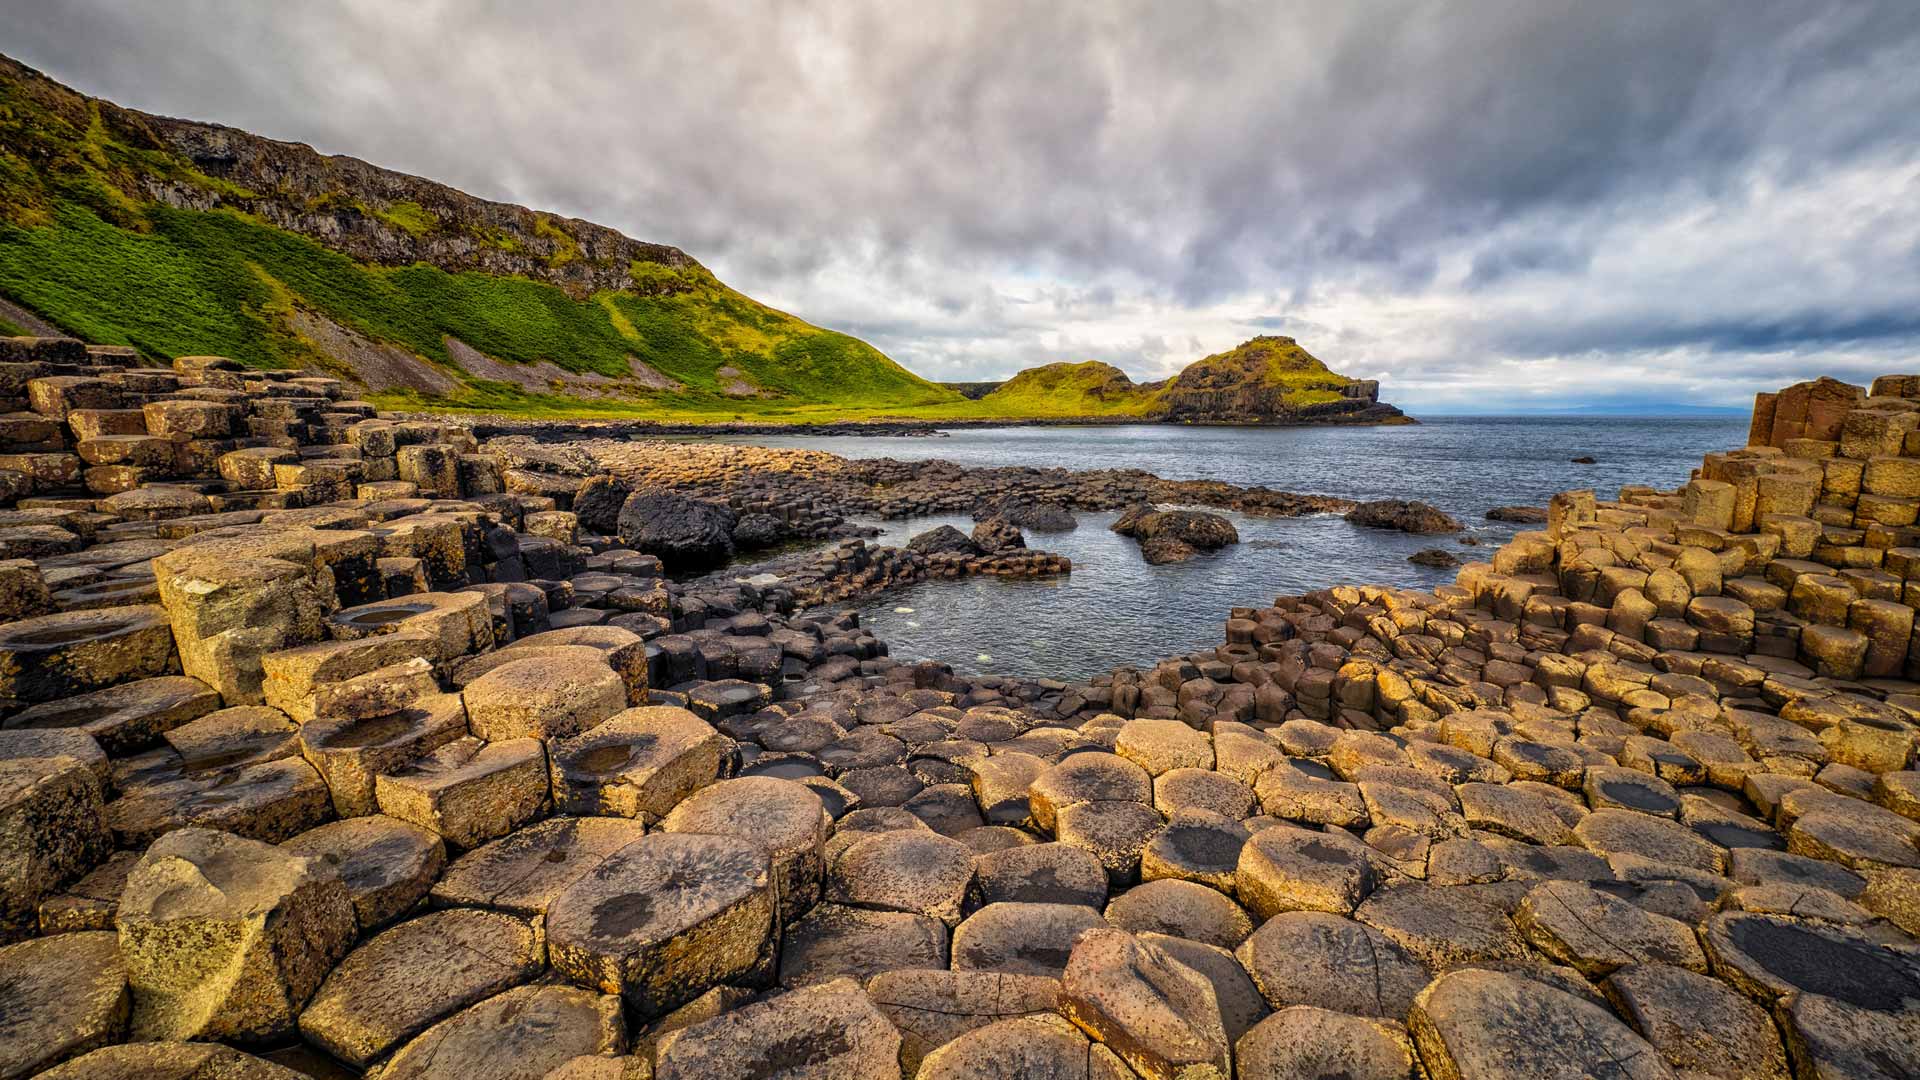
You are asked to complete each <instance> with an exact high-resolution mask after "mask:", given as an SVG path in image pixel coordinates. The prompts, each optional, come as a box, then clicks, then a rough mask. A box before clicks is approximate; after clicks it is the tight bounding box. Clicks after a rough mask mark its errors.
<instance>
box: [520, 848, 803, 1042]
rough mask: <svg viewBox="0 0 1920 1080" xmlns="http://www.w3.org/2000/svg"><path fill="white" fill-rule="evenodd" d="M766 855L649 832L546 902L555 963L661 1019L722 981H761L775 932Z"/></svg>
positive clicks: (639, 1011) (579, 979)
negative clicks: (673, 1009) (551, 900)
mask: <svg viewBox="0 0 1920 1080" xmlns="http://www.w3.org/2000/svg"><path fill="white" fill-rule="evenodd" d="M774 907H775V897H774V887H773V879H772V876H771V874H770V871H769V867H768V862H767V855H766V852H764V851H763V850H761V849H760V848H758V847H756V846H755V845H753V844H750V843H747V842H745V841H741V840H736V839H733V838H730V837H724V836H708V835H684V834H675V833H655V834H653V835H650V836H644V837H641V838H640V839H639V840H636V841H634V842H633V843H631V844H628V845H627V846H626V847H624V848H621V849H620V850H619V851H617V852H615V853H614V854H613V855H611V856H609V857H608V858H607V859H606V860H605V861H603V862H601V863H600V864H599V865H598V866H596V867H595V868H594V869H593V870H592V871H590V872H589V873H587V874H586V875H585V876H584V877H582V878H580V879H579V880H577V881H575V882H574V883H573V884H572V885H570V886H568V887H567V889H566V890H565V891H564V892H562V893H561V894H560V895H559V897H558V898H556V899H555V900H554V902H553V905H552V906H551V907H550V908H548V909H547V949H548V954H549V956H550V958H551V960H552V963H553V966H554V969H555V970H556V971H558V972H560V973H561V974H562V975H565V976H566V977H567V978H568V979H570V980H571V981H573V982H574V983H576V984H579V985H581V986H588V987H594V988H597V989H600V990H602V991H605V992H606V993H618V994H620V995H621V996H622V997H624V998H625V999H626V1002H627V1005H628V1007H629V1008H631V1009H633V1010H634V1012H635V1013H637V1014H638V1015H640V1016H643V1017H649V1018H651V1017H655V1016H659V1015H661V1014H663V1013H665V1012H667V1011H668V1010H670V1009H672V1008H674V1007H676V1006H678V1005H681V1004H684V1003H685V1002H688V1001H691V1000H693V999H694V998H696V997H698V996H700V995H701V994H702V993H705V992H706V991H707V990H708V989H709V988H711V987H713V986H716V985H719V984H721V983H729V982H731V983H748V984H752V983H756V982H760V981H764V979H765V977H766V975H767V974H768V966H769V964H770V960H771V946H772V941H773V932H774V922H773V920H774V917H775V913H774Z"/></svg>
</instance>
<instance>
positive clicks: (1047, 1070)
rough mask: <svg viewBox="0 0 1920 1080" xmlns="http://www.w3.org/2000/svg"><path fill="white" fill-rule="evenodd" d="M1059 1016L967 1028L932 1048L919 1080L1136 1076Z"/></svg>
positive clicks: (1087, 1079) (1076, 1079) (1096, 1079)
mask: <svg viewBox="0 0 1920 1080" xmlns="http://www.w3.org/2000/svg"><path fill="white" fill-rule="evenodd" d="M1138 1075H1139V1074H1138V1073H1135V1072H1134V1071H1133V1070H1132V1069H1130V1068H1128V1067H1127V1065H1126V1063H1125V1062H1123V1061H1121V1060H1120V1058H1119V1057H1118V1056H1117V1055H1115V1054H1114V1053H1113V1051H1111V1050H1108V1049H1107V1048H1106V1047H1104V1046H1101V1045H1100V1044H1099V1043H1090V1042H1088V1041H1087V1037H1086V1036H1085V1035H1082V1034H1081V1033H1080V1032H1079V1030H1078V1029H1077V1028H1075V1027H1074V1026H1073V1025H1072V1024H1070V1023H1068V1022H1067V1021H1065V1020H1064V1019H1061V1018H1060V1017H1058V1016H1031V1017H1021V1018H1016V1019H1010V1020H1001V1021H999V1022H998V1023H993V1024H988V1025H987V1026H985V1027H982V1028H977V1029H975V1030H973V1031H969V1032H967V1033H966V1034H964V1035H962V1036H960V1037H959V1038H957V1039H955V1040H953V1041H952V1042H950V1043H948V1044H947V1045H945V1046H943V1047H941V1048H940V1049H938V1050H935V1051H934V1052H933V1053H931V1054H928V1055H927V1057H926V1060H925V1061H923V1062H922V1063H921V1065H920V1072H919V1073H918V1074H917V1076H916V1078H915V1080H1033V1078H1038V1077H1046V1078H1048V1080H1055V1078H1058V1080H1130V1078H1132V1077H1136V1076H1138Z"/></svg>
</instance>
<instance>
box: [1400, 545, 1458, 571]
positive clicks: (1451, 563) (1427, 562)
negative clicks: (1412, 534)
mask: <svg viewBox="0 0 1920 1080" xmlns="http://www.w3.org/2000/svg"><path fill="white" fill-rule="evenodd" d="M1407 561H1408V562H1410V563H1412V564H1413V565H1415V566H1430V567H1433V568H1435V569H1438V570H1451V569H1453V568H1454V567H1456V566H1459V565H1460V559H1459V557H1458V556H1456V555H1454V553H1453V552H1451V551H1448V550H1447V549H1446V548H1424V549H1422V550H1420V551H1416V552H1414V553H1413V554H1411V555H1409V556H1407Z"/></svg>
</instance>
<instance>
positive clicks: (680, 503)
mask: <svg viewBox="0 0 1920 1080" xmlns="http://www.w3.org/2000/svg"><path fill="white" fill-rule="evenodd" d="M619 524H620V542H621V543H623V544H625V545H626V546H628V547H630V548H632V549H634V550H635V551H640V552H644V553H646V554H648V555H655V556H658V557H659V559H660V561H661V562H662V563H665V564H666V565H667V566H668V567H669V568H673V569H701V568H704V567H710V566H717V565H719V564H720V563H722V562H725V561H726V559H727V557H728V556H729V555H732V554H733V527H734V525H735V524H736V519H735V518H734V514H733V511H732V510H729V509H728V508H726V507H725V506H721V505H719V504H717V503H710V502H703V501H701V500H699V499H690V498H688V497H687V496H685V495H675V494H672V493H670V492H651V491H636V492H634V493H633V494H632V495H629V496H628V497H627V501H626V503H625V504H623V505H622V506H621V507H620V522H619Z"/></svg>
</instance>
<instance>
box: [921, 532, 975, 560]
mask: <svg viewBox="0 0 1920 1080" xmlns="http://www.w3.org/2000/svg"><path fill="white" fill-rule="evenodd" d="M907 550H908V551H911V552H915V553H916V554H920V555H941V554H947V555H978V554H980V547H979V546H978V545H976V544H975V543H974V542H973V541H972V540H971V539H970V538H969V537H968V536H967V534H966V533H963V532H961V531H960V530H959V529H956V528H954V527H953V526H951V525H942V526H940V527H938V528H935V529H928V530H927V531H926V532H923V533H921V534H919V535H918V536H915V537H914V538H913V539H911V540H909V541H907Z"/></svg>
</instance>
